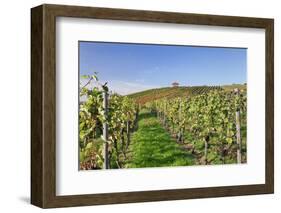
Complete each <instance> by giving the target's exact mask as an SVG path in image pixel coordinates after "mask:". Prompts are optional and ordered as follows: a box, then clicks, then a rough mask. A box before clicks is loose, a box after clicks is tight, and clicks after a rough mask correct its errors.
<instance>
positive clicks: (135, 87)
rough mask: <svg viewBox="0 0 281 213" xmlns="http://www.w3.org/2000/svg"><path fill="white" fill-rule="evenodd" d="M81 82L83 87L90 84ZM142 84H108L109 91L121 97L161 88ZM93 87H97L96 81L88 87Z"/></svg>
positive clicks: (123, 82)
mask: <svg viewBox="0 0 281 213" xmlns="http://www.w3.org/2000/svg"><path fill="white" fill-rule="evenodd" d="M80 81H81V85H82V86H83V85H85V84H86V83H87V82H88V80H87V79H80ZM142 82H143V81H142V80H140V81H138V82H137V80H136V82H125V81H118V80H113V81H110V82H108V83H107V86H108V88H109V91H112V92H114V93H118V94H120V95H128V94H132V93H136V92H141V91H144V90H148V89H153V88H159V87H160V86H157V85H145V84H143V83H142ZM101 83H102V84H103V83H105V82H101ZM93 86H97V83H96V82H95V81H92V82H91V83H90V84H89V85H88V86H87V87H88V88H93Z"/></svg>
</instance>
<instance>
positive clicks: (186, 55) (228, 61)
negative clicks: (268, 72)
mask: <svg viewBox="0 0 281 213" xmlns="http://www.w3.org/2000/svg"><path fill="white" fill-rule="evenodd" d="M79 47H80V48H79V57H80V58H79V59H80V64H79V71H80V75H92V74H93V73H94V72H95V71H96V72H98V77H99V79H100V81H101V82H108V86H109V88H110V90H112V91H114V92H117V93H119V94H122V95H126V94H130V93H134V92H138V91H142V90H146V89H151V88H159V87H168V86H171V83H172V82H174V81H176V82H178V83H179V84H180V85H181V86H195V85H196V86H198V85H226V84H233V83H246V77H247V75H246V72H247V63H246V62H247V49H244V48H216V47H195V46H175V45H149V44H127V43H126V44H125V43H103V42H79Z"/></svg>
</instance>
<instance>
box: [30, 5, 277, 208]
mask: <svg viewBox="0 0 281 213" xmlns="http://www.w3.org/2000/svg"><path fill="white" fill-rule="evenodd" d="M59 16H63V17H77V18H95V19H111V20H126V21H145V22H159V23H161V22H162V23H177V24H196V25H212V26H231V27H247V28H262V29H265V32H266V38H265V39H266V58H265V60H266V73H265V75H266V119H265V122H266V137H265V141H266V150H265V154H266V155H265V156H266V167H265V171H266V177H265V180H266V183H265V184H258V185H243V186H227V187H225V186H221V187H208V188H195V189H171V190H159V191H140V192H122V193H106V194H90V195H69V196H56V151H55V150H56V137H55V135H56V67H55V64H56V57H55V56H56V55H55V53H56V41H55V35H56V17H59ZM273 29H274V20H273V19H264V18H248V17H233V16H217V15H199V14H186V13H170V12H156V11H141V10H126V9H110V8H94V7H78V6H63V5H41V6H38V7H35V8H32V9H31V203H32V204H34V205H36V206H39V207H42V208H51V207H66V206H82V205H98V204H113V203H132V202H147V201H162V200H178V199H189V198H207V197H219V196H237V195H253V194H268V193H273V192H274V67H273V66H274V40H273V39H274V32H273Z"/></svg>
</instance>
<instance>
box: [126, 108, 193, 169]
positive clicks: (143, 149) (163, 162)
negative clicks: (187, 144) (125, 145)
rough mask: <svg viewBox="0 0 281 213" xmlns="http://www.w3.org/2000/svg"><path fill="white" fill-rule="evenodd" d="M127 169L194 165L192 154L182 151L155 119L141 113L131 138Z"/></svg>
mask: <svg viewBox="0 0 281 213" xmlns="http://www.w3.org/2000/svg"><path fill="white" fill-rule="evenodd" d="M130 156H131V157H130V160H129V162H128V164H127V167H129V168H143V167H163V166H186V165H193V164H194V157H193V155H192V154H189V153H187V152H186V151H184V150H182V149H181V148H180V146H179V145H178V144H177V143H176V141H175V140H174V139H172V138H171V136H170V135H169V133H168V132H167V131H166V130H165V129H164V128H163V127H162V126H161V124H160V122H159V121H158V120H157V118H156V117H155V116H154V115H153V114H151V113H149V112H147V111H142V112H141V113H140V115H139V121H138V130H137V131H136V132H135V133H134V134H133V136H132V144H131V145H130Z"/></svg>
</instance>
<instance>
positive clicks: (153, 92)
mask: <svg viewBox="0 0 281 213" xmlns="http://www.w3.org/2000/svg"><path fill="white" fill-rule="evenodd" d="M234 88H239V89H246V85H244V84H232V85H224V86H191V87H186V86H178V87H162V88H156V89H149V90H145V91H142V92H137V93H133V94H130V95H128V97H130V98H132V99H135V100H136V102H137V103H139V104H145V103H146V102H150V101H153V100H157V99H161V98H176V97H187V96H192V95H198V94H202V93H206V92H209V91H210V90H226V91H231V90H233V89H234Z"/></svg>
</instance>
